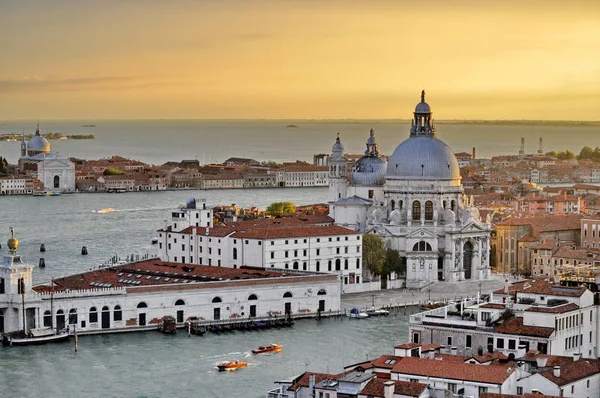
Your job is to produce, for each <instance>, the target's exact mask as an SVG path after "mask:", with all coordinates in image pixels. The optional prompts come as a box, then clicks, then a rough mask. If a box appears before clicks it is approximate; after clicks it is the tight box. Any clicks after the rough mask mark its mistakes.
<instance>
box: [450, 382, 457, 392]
mask: <svg viewBox="0 0 600 398" xmlns="http://www.w3.org/2000/svg"><path fill="white" fill-rule="evenodd" d="M448 390H450V391H451V392H452V394H456V384H455V383H448Z"/></svg>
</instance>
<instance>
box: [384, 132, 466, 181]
mask: <svg viewBox="0 0 600 398" xmlns="http://www.w3.org/2000/svg"><path fill="white" fill-rule="evenodd" d="M386 177H388V178H398V179H437V180H455V179H459V178H460V169H459V167H458V162H457V161H456V157H455V156H454V154H453V153H452V151H451V150H450V148H449V147H448V145H446V144H445V143H444V142H443V141H441V140H439V139H437V138H434V137H427V136H416V137H410V138H408V139H406V140H404V142H402V143H401V144H400V145H398V147H397V148H396V150H395V151H394V153H392V156H391V157H390V159H389V161H388V165H387V175H386Z"/></svg>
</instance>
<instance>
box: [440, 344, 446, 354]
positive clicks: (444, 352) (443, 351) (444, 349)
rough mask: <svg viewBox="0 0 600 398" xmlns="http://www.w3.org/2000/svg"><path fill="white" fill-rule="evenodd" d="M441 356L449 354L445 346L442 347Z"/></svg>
mask: <svg viewBox="0 0 600 398" xmlns="http://www.w3.org/2000/svg"><path fill="white" fill-rule="evenodd" d="M440 354H447V352H446V346H445V345H441V346H440Z"/></svg>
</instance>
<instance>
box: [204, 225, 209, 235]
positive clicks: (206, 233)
mask: <svg viewBox="0 0 600 398" xmlns="http://www.w3.org/2000/svg"><path fill="white" fill-rule="evenodd" d="M204 235H206V236H208V227H206V232H205V233H204Z"/></svg>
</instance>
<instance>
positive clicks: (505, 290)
mask: <svg viewBox="0 0 600 398" xmlns="http://www.w3.org/2000/svg"><path fill="white" fill-rule="evenodd" d="M509 285H510V284H509V283H508V279H505V280H504V294H508V287H509Z"/></svg>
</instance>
